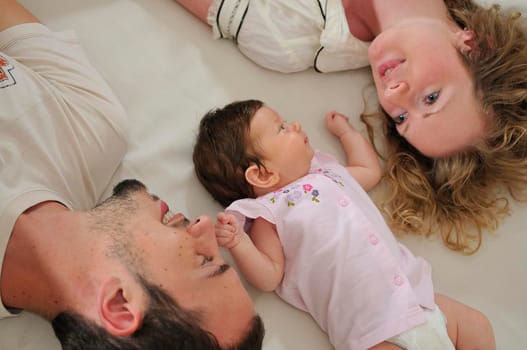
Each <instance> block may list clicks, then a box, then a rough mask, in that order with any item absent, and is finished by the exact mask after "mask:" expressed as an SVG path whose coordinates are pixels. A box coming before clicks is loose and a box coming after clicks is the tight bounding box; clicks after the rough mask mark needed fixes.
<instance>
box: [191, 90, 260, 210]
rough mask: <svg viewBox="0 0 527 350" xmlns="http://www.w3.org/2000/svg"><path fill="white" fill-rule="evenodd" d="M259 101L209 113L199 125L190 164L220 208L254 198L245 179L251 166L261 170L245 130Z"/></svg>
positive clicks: (247, 101)
mask: <svg viewBox="0 0 527 350" xmlns="http://www.w3.org/2000/svg"><path fill="white" fill-rule="evenodd" d="M263 105H264V104H263V102H262V101H258V100H245V101H236V102H233V103H230V104H228V105H226V106H225V107H223V108H216V109H213V110H211V111H209V112H208V113H207V114H205V116H204V117H203V119H202V120H201V122H200V124H199V131H198V135H197V138H196V143H195V144H194V151H193V154H192V160H193V161H194V170H195V171H196V175H197V177H198V179H199V181H200V182H201V184H202V185H203V186H204V187H205V188H206V189H207V191H208V192H209V193H210V194H211V195H212V197H213V198H214V199H215V200H216V201H217V202H218V203H220V204H221V205H222V206H223V207H227V206H229V205H230V204H231V203H232V202H234V201H235V200H238V199H242V198H255V194H254V190H253V188H252V186H251V185H250V184H249V183H248V182H247V180H246V179H245V170H246V169H247V168H248V167H249V166H250V165H251V164H256V165H258V166H262V167H263V164H262V163H261V161H260V157H259V156H258V155H257V153H256V152H255V151H254V150H253V148H252V146H251V142H250V140H249V128H250V124H251V120H252V118H253V116H254V115H255V113H256V112H257V111H258V110H259V109H260V108H261V107H262V106H263Z"/></svg>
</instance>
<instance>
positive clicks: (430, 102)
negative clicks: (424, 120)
mask: <svg viewBox="0 0 527 350" xmlns="http://www.w3.org/2000/svg"><path fill="white" fill-rule="evenodd" d="M439 95H440V91H434V92H432V93H431V94H429V95H426V97H425V103H426V104H427V105H433V104H434V103H436V102H437V99H438V98H439Z"/></svg>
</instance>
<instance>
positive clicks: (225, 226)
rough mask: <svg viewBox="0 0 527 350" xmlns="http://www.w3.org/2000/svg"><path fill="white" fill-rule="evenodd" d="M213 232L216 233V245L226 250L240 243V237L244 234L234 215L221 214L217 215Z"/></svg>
mask: <svg viewBox="0 0 527 350" xmlns="http://www.w3.org/2000/svg"><path fill="white" fill-rule="evenodd" d="M214 232H215V233H216V240H217V241H218V245H219V246H220V247H224V248H227V249H232V248H234V247H236V246H237V245H238V243H240V239H241V237H242V236H243V235H244V234H245V232H243V229H242V228H241V227H240V225H239V224H238V220H236V218H235V217H234V215H232V214H226V213H223V212H221V213H218V217H217V221H216V224H215V225H214Z"/></svg>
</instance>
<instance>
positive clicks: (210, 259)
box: [201, 256, 213, 266]
mask: <svg viewBox="0 0 527 350" xmlns="http://www.w3.org/2000/svg"><path fill="white" fill-rule="evenodd" d="M212 260H213V258H212V257H211V256H203V260H202V261H201V265H202V266H203V265H206V264H207V263H209V262H211V261H212Z"/></svg>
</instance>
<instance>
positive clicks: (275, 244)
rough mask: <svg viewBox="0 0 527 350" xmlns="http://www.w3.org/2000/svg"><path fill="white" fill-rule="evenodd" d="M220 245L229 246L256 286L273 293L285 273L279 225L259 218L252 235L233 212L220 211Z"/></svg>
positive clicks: (244, 274)
mask: <svg viewBox="0 0 527 350" xmlns="http://www.w3.org/2000/svg"><path fill="white" fill-rule="evenodd" d="M215 231H216V238H217V240H218V244H219V245H220V246H222V247H225V248H228V249H229V250H230V252H231V255H232V257H233V258H234V260H235V261H236V265H237V266H238V268H239V269H240V272H241V273H242V274H243V276H244V277H245V279H247V281H249V283H251V284H252V285H253V286H254V287H256V288H258V289H260V290H262V291H266V292H270V291H273V290H275V289H276V287H277V286H278V284H279V283H280V281H281V280H282V277H283V274H284V260H285V259H284V253H283V250H282V245H281V243H280V239H279V238H278V234H277V233H276V229H275V226H274V225H273V224H271V223H270V222H268V221H266V220H264V219H262V218H257V219H255V220H254V223H253V226H252V229H251V236H250V237H249V235H248V234H247V233H245V232H244V231H243V229H242V227H240V225H239V223H238V221H237V220H236V218H235V217H234V216H233V215H230V214H225V213H219V214H218V221H217V223H216V226H215Z"/></svg>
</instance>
